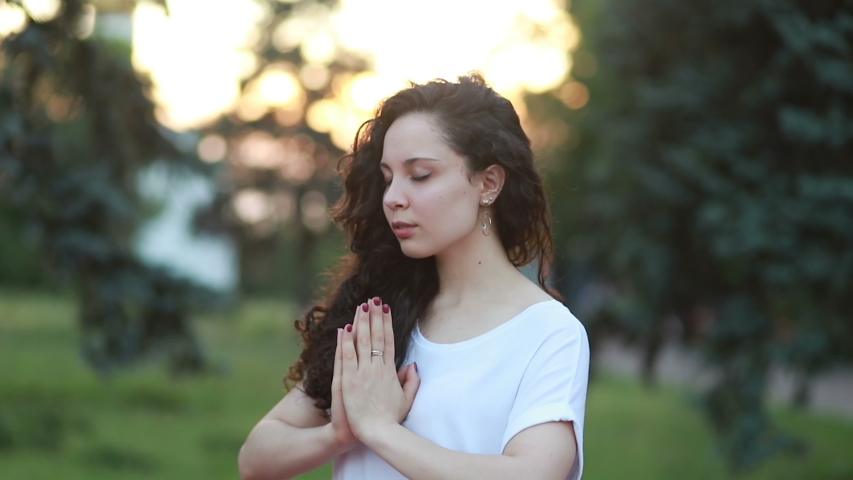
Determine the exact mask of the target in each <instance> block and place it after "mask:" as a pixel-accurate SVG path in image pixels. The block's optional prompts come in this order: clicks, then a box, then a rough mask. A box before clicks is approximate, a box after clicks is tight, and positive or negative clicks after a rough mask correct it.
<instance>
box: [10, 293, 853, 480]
mask: <svg viewBox="0 0 853 480" xmlns="http://www.w3.org/2000/svg"><path fill="white" fill-rule="evenodd" d="M294 314H295V312H293V311H292V309H291V308H290V307H289V306H288V305H287V304H286V303H282V302H268V301H253V302H249V303H247V304H245V305H244V306H242V307H241V308H239V309H237V310H235V311H234V312H231V313H228V314H221V315H216V316H210V317H207V318H204V319H202V321H200V322H199V331H200V334H201V336H202V338H203V341H204V344H205V346H206V348H207V352H208V354H209V356H210V357H211V358H212V359H213V362H214V364H215V365H218V366H220V367H221V373H218V374H214V375H209V376H205V377H200V378H170V377H169V376H168V375H167V374H165V373H164V372H163V370H162V368H159V367H158V366H157V365H147V366H141V367H137V368H134V369H132V370H128V371H122V372H120V373H118V374H116V375H114V376H113V377H112V378H111V379H110V380H108V381H104V380H102V379H99V378H98V377H97V376H96V375H95V374H94V373H93V372H92V371H91V370H89V369H88V368H87V367H86V366H85V365H84V364H83V363H82V361H81V360H80V357H79V354H78V350H77V344H76V337H75V332H74V328H73V325H74V309H73V307H72V304H71V303H70V302H69V301H67V300H65V299H62V298H59V297H50V296H44V295H38V294H28V293H21V292H5V293H2V292H0V478H2V479H15V480H31V479H32V480H40V479H63V480H65V479H67V480H77V479H79V480H82V479H87V480H90V479H91V480H98V479H110V480H114V479H115V480H121V479H139V478H146V479H151V478H156V479H181V480H184V479H201V478H204V479H206V480H217V479H236V478H238V474H237V466H236V456H237V451H238V450H239V448H240V445H241V444H242V442H243V440H244V439H245V436H246V435H247V434H248V432H249V430H250V429H251V428H252V426H253V425H254V424H255V422H257V421H258V419H259V418H260V417H261V416H262V415H263V414H264V413H266V412H267V410H269V408H271V407H272V406H273V405H274V404H275V403H276V402H277V401H278V400H279V399H280V398H281V395H282V393H283V391H282V388H281V378H282V376H283V375H284V373H285V372H286V371H287V367H288V366H289V364H290V363H291V362H292V361H293V359H294V358H295V356H296V355H297V352H298V350H297V349H298V347H297V342H296V339H295V338H294V336H293V334H292V331H293V329H292V319H293V317H294ZM774 415H775V419H776V421H777V422H778V423H779V424H780V425H782V426H783V427H784V428H786V429H787V430H788V431H789V432H791V433H793V434H795V435H798V436H801V437H803V438H805V439H806V440H808V441H809V442H810V443H811V450H810V452H811V453H810V454H809V455H807V456H805V457H803V458H784V457H779V458H775V459H774V460H772V461H770V462H768V463H766V464H764V465H762V467H761V468H760V469H759V470H758V471H756V472H753V473H752V474H750V475H748V476H745V477H743V478H745V479H748V480H771V479H772V480H786V479H792V480H793V479H805V480H812V479H828V480H842V479H848V480H849V479H853V456H851V455H850V454H849V451H850V448H851V441H853V422H851V421H850V420H842V419H835V418H824V417H819V416H814V415H806V414H802V413H797V412H791V411H787V410H779V411H775V412H774ZM585 449H586V470H585V472H586V473H585V475H584V478H585V479H587V480H599V479H605V480H607V479H620V480H621V479H627V478H631V479H641V480H642V479H648V480H651V479H655V480H657V479H679V480H680V479H690V480H693V479H696V480H703V479H708V480H716V479H726V478H729V477H728V475H727V474H726V472H725V470H724V468H723V466H722V464H721V462H720V459H719V458H717V457H716V456H715V455H714V449H713V444H712V439H711V436H710V431H709V430H708V429H707V428H706V426H705V424H704V423H703V421H702V419H701V418H700V416H699V414H698V412H697V411H695V410H693V409H692V408H690V407H689V406H688V402H687V396H686V393H685V392H682V391H679V390H676V389H672V388H660V389H657V390H654V391H649V390H646V389H643V388H642V387H640V386H639V385H638V384H637V383H635V382H633V381H629V380H623V379H617V378H609V377H603V378H600V379H599V380H598V381H597V382H596V383H595V384H594V385H593V387H592V388H591V391H590V396H589V401H588V412H587V424H586V441H585ZM329 478H331V470H330V469H329V468H328V466H327V467H325V468H324V469H322V470H320V471H316V472H312V473H311V474H309V475H305V476H303V477H302V479H303V480H311V479H329Z"/></svg>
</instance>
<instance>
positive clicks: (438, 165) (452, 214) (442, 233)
mask: <svg viewBox="0 0 853 480" xmlns="http://www.w3.org/2000/svg"><path fill="white" fill-rule="evenodd" d="M380 167H381V169H382V175H383V176H384V177H385V195H384V196H383V208H384V211H385V218H386V219H387V220H388V223H389V225H391V228H392V229H393V230H394V234H395V235H396V236H397V238H398V240H399V241H400V246H401V247H402V250H403V253H404V254H405V255H406V256H408V257H413V258H424V257H429V256H432V255H436V254H440V253H441V252H442V251H444V250H445V249H447V248H448V247H451V246H453V245H455V244H457V243H458V242H459V241H461V240H463V239H465V238H468V237H469V236H470V235H472V234H474V233H477V229H478V228H479V225H478V223H477V222H478V215H479V202H480V197H479V189H478V188H477V187H476V186H475V185H476V184H477V182H476V181H475V182H472V181H470V180H469V174H468V168H467V165H466V161H465V158H464V157H463V156H462V155H460V154H458V153H456V152H455V151H454V150H453V149H451V148H450V147H449V146H448V145H447V144H446V143H445V141H444V139H443V138H442V134H441V132H440V130H439V129H438V127H436V126H435V125H434V124H433V121H432V120H431V117H430V116H429V115H427V114H423V113H412V114H408V115H404V116H402V117H400V118H398V119H397V120H396V121H395V122H394V123H392V124H391V126H390V127H389V128H388V132H387V133H386V134H385V144H384V147H383V150H382V161H381V164H380ZM472 183H473V184H472Z"/></svg>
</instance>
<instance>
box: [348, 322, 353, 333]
mask: <svg viewBox="0 0 853 480" xmlns="http://www.w3.org/2000/svg"><path fill="white" fill-rule="evenodd" d="M351 331H352V325H351V324H350V325H347V332H351Z"/></svg>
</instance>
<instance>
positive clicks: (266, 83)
mask: <svg viewBox="0 0 853 480" xmlns="http://www.w3.org/2000/svg"><path fill="white" fill-rule="evenodd" d="M169 7H170V15H169V16H167V15H166V14H165V12H164V11H163V10H162V8H160V7H157V6H155V5H153V4H146V3H141V4H140V5H139V6H138V7H137V8H136V11H135V13H134V40H133V41H134V57H133V58H134V65H135V66H136V67H137V68H138V69H140V70H142V71H145V72H149V73H150V74H151V77H152V79H153V81H154V84H155V89H154V96H155V99H156V101H157V102H158V104H159V105H160V107H161V108H160V111H159V112H158V118H159V119H160V120H161V121H162V122H163V123H164V124H166V125H167V126H169V127H171V128H174V129H176V130H186V129H190V128H198V127H201V126H204V125H205V124H206V123H207V122H210V121H211V120H212V119H214V118H215V117H216V116H218V115H220V114H222V113H229V112H235V113H236V114H237V115H238V116H239V117H240V118H241V119H243V120H244V121H252V120H256V119H259V118H260V117H262V116H263V115H265V114H266V113H267V112H269V111H270V110H272V111H274V112H275V115H276V119H277V120H279V121H280V122H281V123H282V124H288V125H293V124H296V123H298V122H299V121H301V120H302V113H301V112H302V107H305V105H304V104H300V102H304V101H306V100H305V97H304V89H303V86H304V88H307V89H309V90H319V89H322V88H324V87H325V86H326V85H328V82H329V81H330V79H331V74H330V72H329V70H328V68H327V67H328V65H329V64H330V63H331V62H332V61H334V60H335V59H340V58H342V55H346V54H354V55H357V56H360V57H363V58H365V59H366V60H367V61H368V71H365V72H362V73H360V74H357V75H353V76H346V77H343V78H339V77H337V76H336V77H335V78H334V79H332V81H333V84H332V91H333V96H332V97H331V98H324V99H320V100H317V101H315V102H314V103H313V104H310V105H307V108H306V109H305V110H306V114H305V115H306V118H305V120H306V121H307V122H308V124H309V126H311V127H312V128H314V129H315V130H317V131H320V132H328V133H329V134H330V135H331V138H332V141H333V142H334V144H335V145H337V146H338V147H340V148H343V149H347V148H349V145H350V144H351V143H352V140H353V137H354V134H355V132H356V130H357V129H358V127H359V126H360V125H361V123H362V122H364V121H365V120H366V119H368V118H370V116H371V113H372V112H373V110H374V109H375V107H376V105H377V103H378V102H379V101H381V100H382V99H383V98H386V97H388V96H390V95H392V94H393V93H394V92H396V91H397V90H400V89H401V88H405V87H406V85H407V84H408V82H409V81H414V82H425V81H428V80H431V79H434V78H446V79H455V78H456V77H457V76H459V75H462V74H465V73H468V72H470V71H472V70H477V71H481V72H482V73H483V74H484V76H485V77H486V80H487V81H488V82H489V83H490V84H491V85H492V86H493V87H494V88H495V89H496V90H497V91H498V92H499V93H501V94H502V95H504V96H506V97H507V98H509V99H510V100H511V101H513V103H514V104H515V105H516V106H517V107H518V109H519V113H520V115H521V116H522V118H524V115H525V112H524V108H523V106H522V105H521V104H522V102H521V101H520V100H521V95H523V93H524V92H536V93H539V92H545V91H549V90H553V89H555V88H558V87H559V86H560V85H562V84H563V82H564V81H565V79H566V78H567V76H568V74H569V72H570V71H571V69H572V56H571V52H573V51H574V50H575V49H576V48H577V45H578V43H579V41H580V34H579V31H578V29H577V28H576V26H575V25H574V23H573V22H572V20H571V18H570V17H569V15H568V13H567V12H566V9H565V6H564V5H563V4H562V3H561V2H559V1H555V0H528V1H525V2H493V1H489V0H435V1H433V2H431V3H430V5H429V8H417V9H412V8H411V7H412V5H411V4H410V3H407V2H399V1H395V0H341V1H340V2H339V3H338V4H337V6H336V7H334V8H330V7H328V6H326V5H323V4H319V3H303V4H299V5H296V6H295V8H294V13H293V14H291V15H290V16H289V17H288V18H287V19H286V20H285V21H283V22H281V24H279V25H277V26H275V27H274V28H273V34H272V35H273V36H272V44H273V46H274V47H275V48H276V49H278V50H280V51H282V52H287V51H290V50H293V49H294V48H299V50H300V51H299V53H300V54H301V56H302V58H303V59H304V60H305V61H306V65H304V66H302V67H301V69H299V70H291V69H288V68H285V67H282V66H278V67H276V69H274V70H273V71H270V72H269V73H265V74H263V75H262V76H261V78H259V79H258V80H255V81H253V82H250V84H249V85H247V88H246V90H245V92H244V94H243V95H242V98H241V94H240V88H239V85H240V82H241V80H243V79H245V78H247V75H249V74H251V72H253V71H254V68H255V65H256V59H255V57H254V53H253V52H252V51H251V46H252V45H253V44H254V43H255V42H257V39H258V30H259V28H261V27H263V26H265V25H267V24H268V22H270V21H271V19H270V17H271V15H270V12H267V11H265V10H264V8H262V7H261V6H259V4H257V3H255V2H253V1H251V0H222V1H218V2H203V1H202V0H172V1H170V2H169ZM297 110H299V111H298V112H297Z"/></svg>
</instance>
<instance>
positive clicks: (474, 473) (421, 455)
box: [363, 425, 538, 480]
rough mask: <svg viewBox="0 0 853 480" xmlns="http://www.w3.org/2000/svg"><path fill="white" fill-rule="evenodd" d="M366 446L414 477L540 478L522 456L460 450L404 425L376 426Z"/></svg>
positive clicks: (424, 479)
mask: <svg viewBox="0 0 853 480" xmlns="http://www.w3.org/2000/svg"><path fill="white" fill-rule="evenodd" d="M363 441H364V443H365V445H367V447H368V448H370V449H371V450H373V451H374V452H375V453H376V454H377V455H379V456H380V457H382V459H383V460H385V461H386V462H388V464H390V465H391V466H392V467H394V468H395V469H397V471H399V472H400V473H401V474H403V476H405V477H406V478H408V479H410V480H456V479H459V480H469V479H471V478H488V479H490V480H502V479H507V480H510V479H511V480H517V479H519V478H538V477H536V476H535V475H533V476H531V473H533V472H531V469H530V468H529V466H528V465H527V464H526V463H525V462H524V461H523V460H521V459H519V458H514V457H510V456H507V455H481V454H472V453H463V452H457V451H454V450H449V449H447V448H444V447H442V446H440V445H438V444H436V443H434V442H432V441H430V440H427V439H425V438H423V437H421V436H419V435H417V434H415V433H412V432H411V431H409V430H407V429H406V428H405V427H403V426H402V425H388V426H386V427H383V428H379V429H376V430H375V431H373V432H372V433H371V434H370V435H369V436H368V437H366V438H364V439H363Z"/></svg>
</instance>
